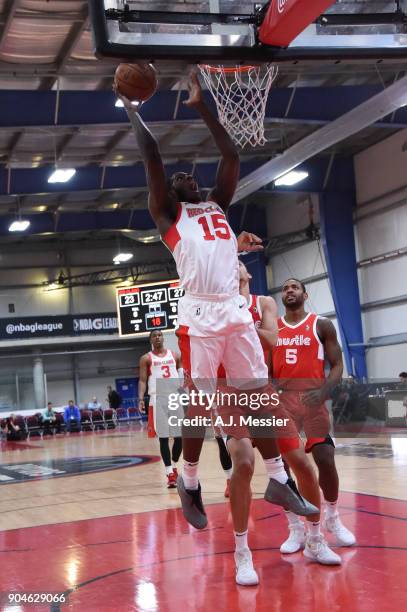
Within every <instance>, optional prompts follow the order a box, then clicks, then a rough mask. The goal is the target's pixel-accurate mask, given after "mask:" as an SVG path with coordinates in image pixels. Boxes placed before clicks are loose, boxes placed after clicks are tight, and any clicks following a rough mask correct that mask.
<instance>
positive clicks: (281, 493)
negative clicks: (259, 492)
mask: <svg viewBox="0 0 407 612" xmlns="http://www.w3.org/2000/svg"><path fill="white" fill-rule="evenodd" d="M264 499H265V500H267V501H268V502H270V503H271V504H276V505H277V506H282V507H283V508H285V510H290V511H291V512H294V514H299V515H300V516H309V515H310V514H318V512H319V509H318V508H317V507H316V506H314V505H313V504H310V502H309V501H307V500H306V499H304V497H302V496H301V495H300V492H299V491H298V489H297V485H296V484H295V482H294V480H293V479H292V478H288V480H287V482H286V483H285V484H281V482H278V481H277V480H274V478H270V480H269V483H268V486H267V489H266V492H265V494H264Z"/></svg>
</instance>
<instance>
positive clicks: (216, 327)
mask: <svg viewBox="0 0 407 612" xmlns="http://www.w3.org/2000/svg"><path fill="white" fill-rule="evenodd" d="M181 302H182V307H181V308H180V309H179V311H178V313H179V315H178V325H179V327H178V329H177V332H176V333H177V336H178V342H179V347H180V351H181V359H182V366H183V368H184V372H185V373H186V374H187V375H189V376H190V377H191V378H192V381H193V382H194V383H195V385H196V386H197V387H198V389H202V390H203V391H205V392H207V393H213V392H215V391H216V382H217V378H218V369H219V366H220V365H221V364H222V365H223V366H224V368H225V370H226V377H227V382H228V384H230V385H232V386H234V387H238V388H246V389H257V388H260V387H263V386H265V385H266V384H267V381H268V370H267V366H266V364H265V361H264V353H263V349H262V346H261V343H260V340H259V337H258V335H257V332H256V329H255V327H254V323H253V319H252V316H251V314H250V312H249V310H248V308H247V303H246V300H245V298H244V297H242V296H236V297H233V298H229V299H227V300H222V301H219V302H216V301H213V300H204V299H197V298H196V297H194V298H192V297H190V296H185V297H184V298H182V300H180V304H181Z"/></svg>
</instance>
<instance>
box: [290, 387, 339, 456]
mask: <svg viewBox="0 0 407 612" xmlns="http://www.w3.org/2000/svg"><path fill="white" fill-rule="evenodd" d="M301 395H302V394H301V393H299V392H298V391H292V392H290V391H286V392H284V393H282V394H280V398H281V405H282V407H283V409H284V410H285V412H286V413H287V415H288V416H289V417H290V418H291V419H292V421H293V422H294V423H295V426H296V428H297V432H298V434H299V433H300V432H302V431H303V432H304V433H305V436H306V438H307V442H306V444H305V452H306V453H310V452H311V450H312V448H313V447H314V446H315V445H316V444H321V443H322V442H325V441H326V439H327V438H329V432H330V428H331V423H330V420H329V412H328V409H327V407H326V405H325V402H324V403H323V404H320V405H318V406H305V405H304V404H303V403H302V400H301ZM278 445H279V447H280V452H281V453H282V454H284V453H288V452H289V451H291V450H295V449H297V448H300V445H301V440H300V438H299V437H298V436H297V438H294V437H290V438H286V437H285V436H284V437H282V438H279V440H278Z"/></svg>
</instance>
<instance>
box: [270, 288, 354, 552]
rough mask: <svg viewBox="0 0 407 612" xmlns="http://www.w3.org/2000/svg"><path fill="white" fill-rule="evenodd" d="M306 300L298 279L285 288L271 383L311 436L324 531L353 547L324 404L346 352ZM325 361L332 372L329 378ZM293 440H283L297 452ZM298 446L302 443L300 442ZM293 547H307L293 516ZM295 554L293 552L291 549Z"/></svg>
mask: <svg viewBox="0 0 407 612" xmlns="http://www.w3.org/2000/svg"><path fill="white" fill-rule="evenodd" d="M307 298H308V295H307V292H306V289H305V286H304V284H303V283H302V282H301V281H299V280H297V279H294V278H291V279H288V280H287V281H285V283H284V284H283V286H282V301H283V304H284V307H285V315H284V316H283V317H281V318H280V319H279V320H278V328H279V337H278V342H277V345H276V347H275V348H274V349H273V351H272V373H273V378H274V379H276V380H277V381H278V383H277V384H278V386H279V388H280V390H282V395H281V397H282V399H283V405H284V408H285V409H286V411H287V412H288V414H289V415H290V416H291V418H292V419H293V420H294V421H295V422H296V424H297V428H298V431H299V432H300V431H302V430H303V431H304V433H305V435H306V437H307V443H306V446H305V450H306V452H308V453H312V455H313V458H314V460H315V463H316V464H317V468H318V474H319V484H320V487H321V489H322V492H323V494H324V498H325V520H324V526H325V529H326V530H327V531H328V532H331V533H332V534H334V536H335V538H336V543H337V544H338V545H339V546H352V545H353V544H354V543H355V536H354V535H353V533H351V532H350V531H349V529H347V528H346V527H345V526H344V525H343V524H342V522H341V520H340V518H339V514H338V494H339V478H338V473H337V470H336V466H335V445H334V442H333V440H332V438H331V436H330V435H329V431H330V419H329V413H328V410H327V407H326V405H325V400H326V399H328V397H329V396H330V392H331V390H332V389H333V388H334V387H336V386H337V385H338V384H339V382H340V381H341V378H342V371H343V365H342V352H341V348H340V346H339V344H338V340H337V337H336V331H335V327H334V326H333V324H332V322H331V321H330V320H329V319H324V318H322V317H319V316H318V315H316V314H314V313H312V312H308V313H307V312H305V308H304V304H305V301H306V300H307ZM325 360H327V361H328V363H329V366H330V371H329V374H328V376H327V377H326V376H325V370H324V365H325ZM293 444H295V440H294V439H293V438H291V439H289V440H286V441H284V440H282V441H280V449H281V451H282V453H284V451H285V450H286V449H285V445H287V446H288V448H293ZM298 444H300V441H299V440H298ZM290 528H292V529H293V530H294V531H292V536H293V537H292V540H293V542H292V544H293V548H295V545H296V544H297V545H298V548H297V550H298V549H299V548H301V547H302V546H303V545H304V528H303V524H302V522H301V521H300V520H299V519H298V518H297V517H295V516H294V515H292V520H291V521H290ZM292 552H295V551H294V550H292ZM304 554H305V555H306V556H307V557H309V558H311V559H314V560H317V559H315V557H318V555H319V554H320V542H318V540H317V539H313V540H312V541H311V542H310V544H309V546H308V545H306V548H305V552H304Z"/></svg>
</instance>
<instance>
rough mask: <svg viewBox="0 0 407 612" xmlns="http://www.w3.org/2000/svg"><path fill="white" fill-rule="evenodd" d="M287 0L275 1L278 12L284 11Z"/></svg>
mask: <svg viewBox="0 0 407 612" xmlns="http://www.w3.org/2000/svg"><path fill="white" fill-rule="evenodd" d="M287 2H288V0H278V3H277V10H278V12H279V13H282V12H283V11H284V8H285V5H286V4H287Z"/></svg>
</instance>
